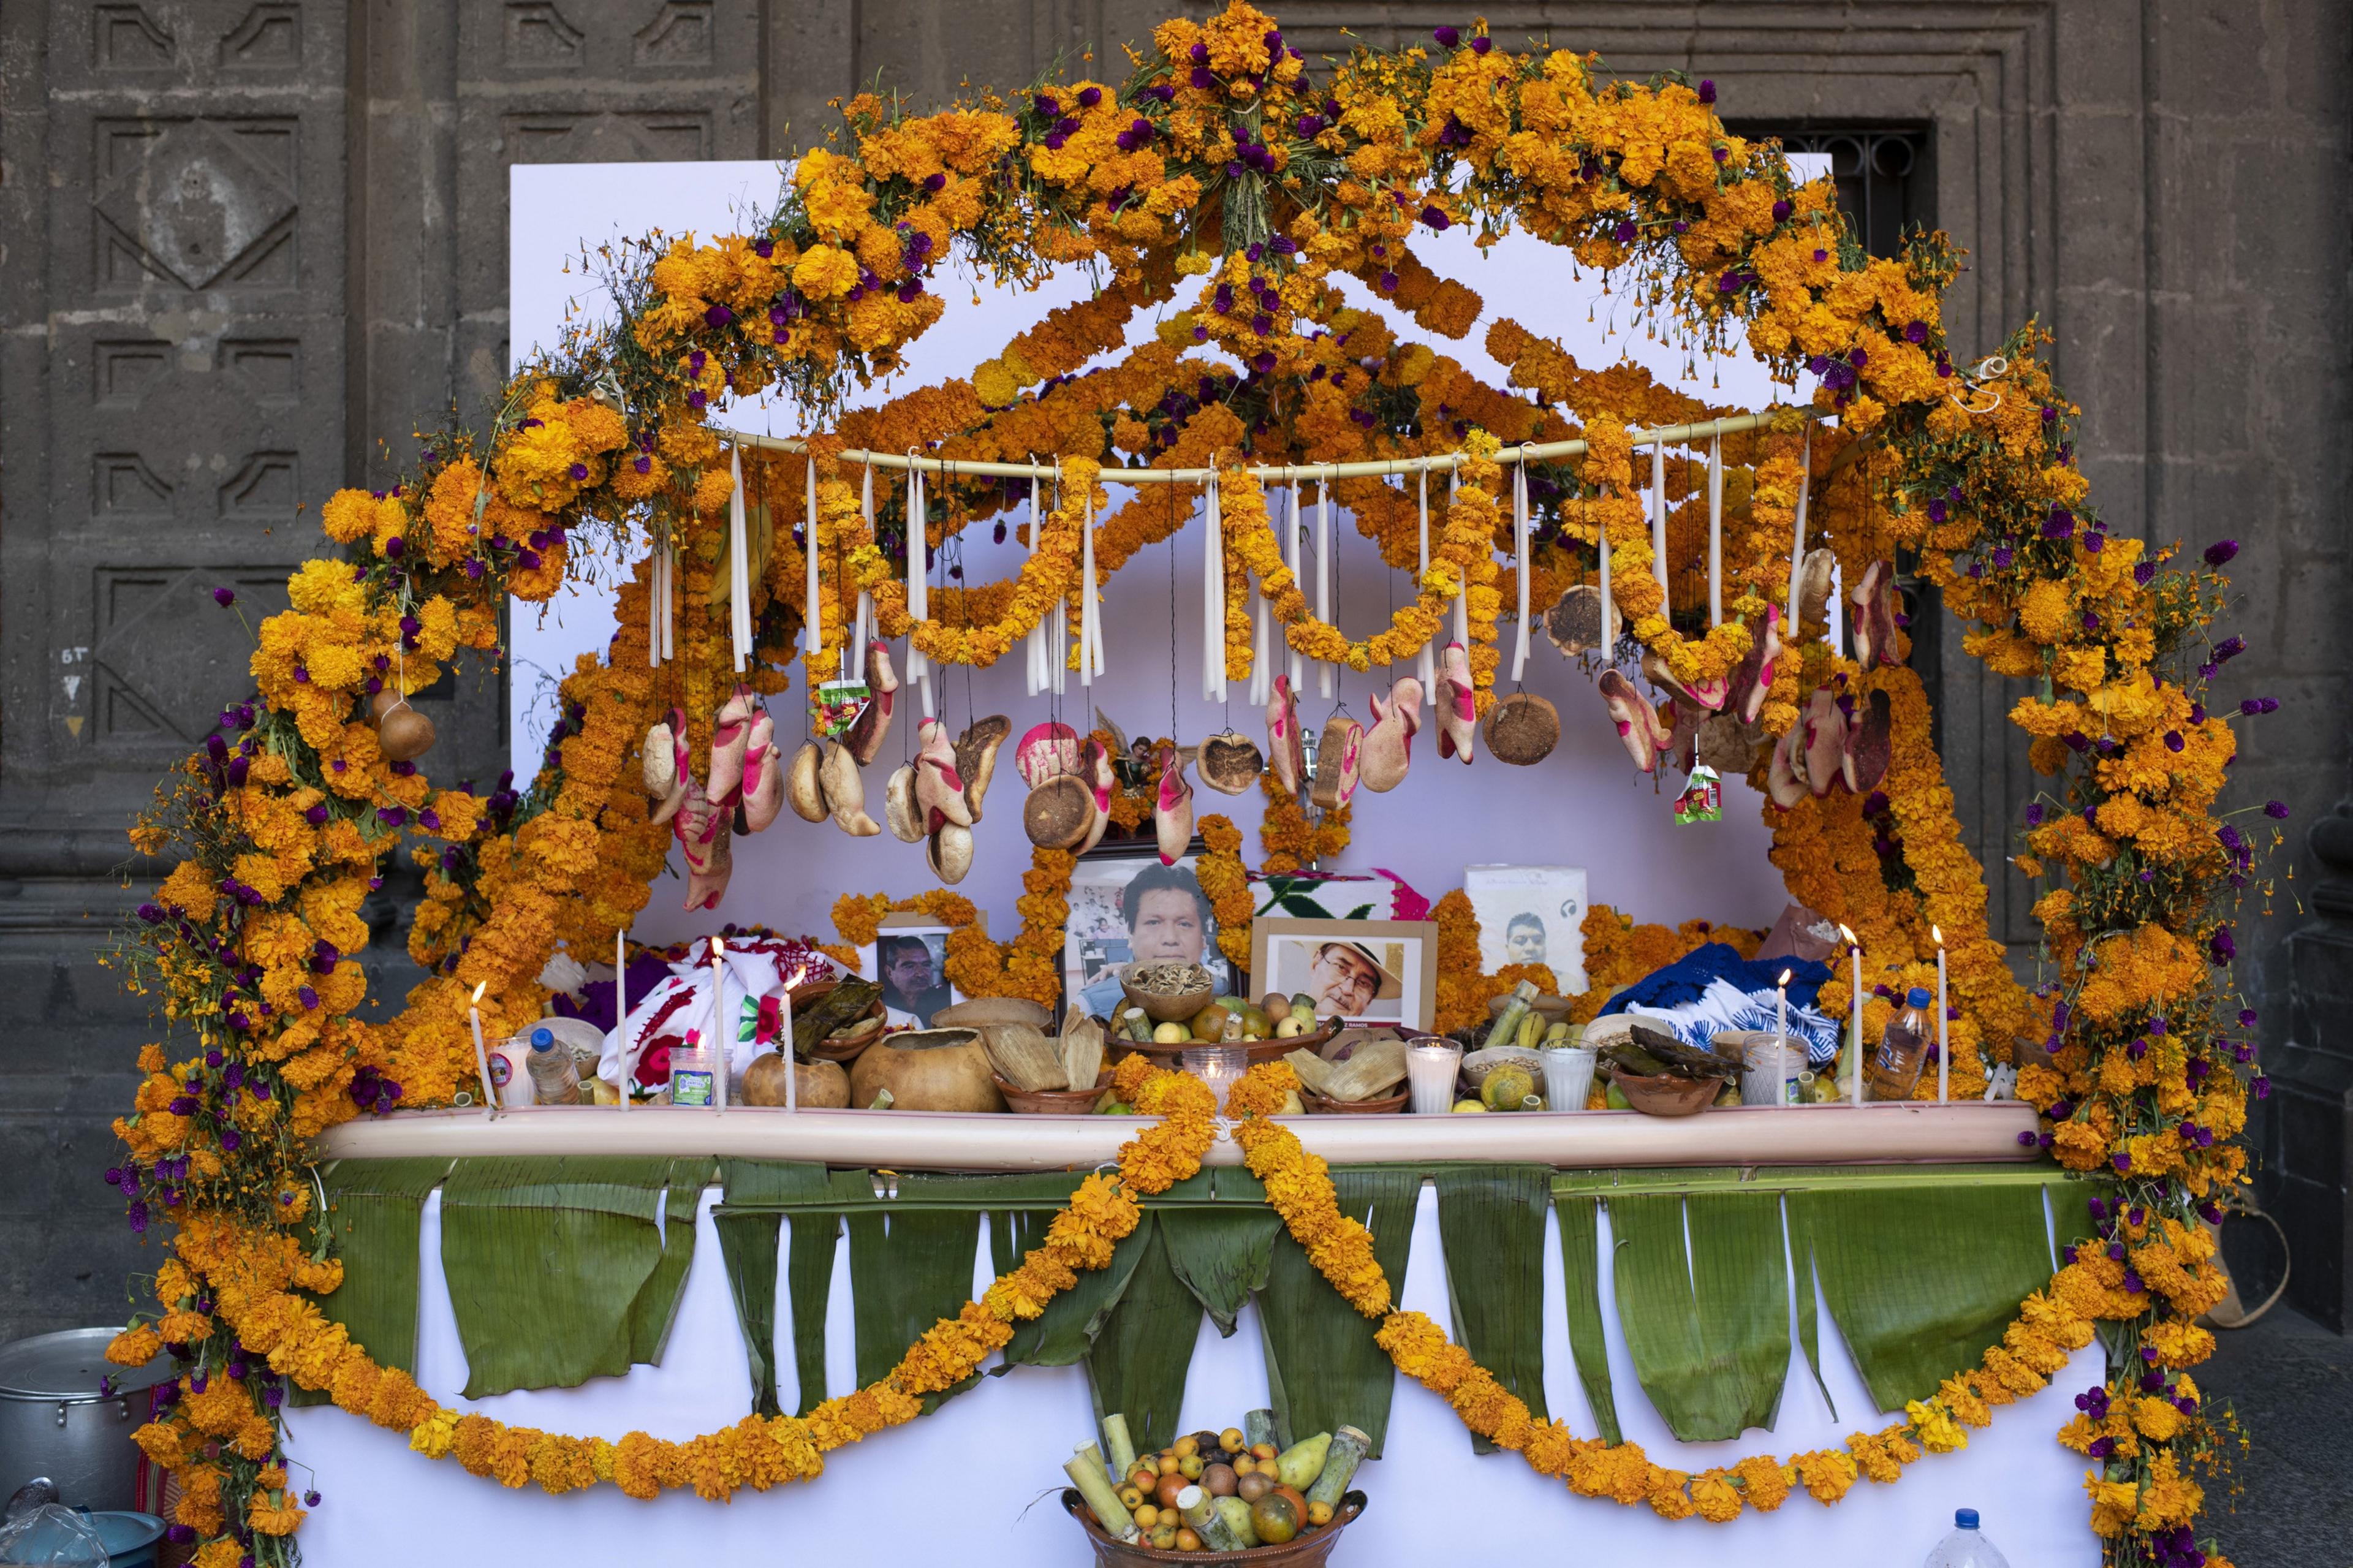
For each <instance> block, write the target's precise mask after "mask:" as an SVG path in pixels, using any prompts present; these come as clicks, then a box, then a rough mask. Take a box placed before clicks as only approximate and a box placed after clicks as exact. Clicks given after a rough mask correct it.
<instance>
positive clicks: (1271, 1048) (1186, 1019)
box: [1110, 992, 1339, 1067]
mask: <svg viewBox="0 0 2353 1568" xmlns="http://www.w3.org/2000/svg"><path fill="white" fill-rule="evenodd" d="M1130 994H1131V997H1132V998H1133V1005H1130V1004H1122V1005H1121V1007H1120V1009H1119V1016H1117V1017H1115V1018H1113V1020H1112V1021H1111V1025H1110V1030H1111V1035H1112V1037H1113V1043H1114V1044H1115V1045H1117V1046H1120V1047H1124V1048H1125V1049H1127V1050H1132V1051H1142V1052H1144V1053H1145V1054H1146V1055H1149V1056H1156V1057H1161V1058H1171V1059H1173V1058H1175V1057H1176V1055H1177V1054H1178V1053H1179V1052H1181V1051H1185V1050H1187V1049H1190V1048H1191V1047H1195V1046H1214V1045H1219V1044H1225V1043H1229V1042H1227V1041H1226V1026H1227V1024H1228V1023H1229V1022H1232V1021H1239V1023H1240V1037H1241V1043H1242V1044H1243V1045H1246V1046H1248V1047H1250V1065H1251V1066H1253V1067H1255V1066H1257V1065H1258V1064H1259V1063H1260V1062H1269V1061H1274V1060H1277V1059H1278V1058H1282V1057H1284V1056H1287V1055H1289V1054H1290V1053H1291V1052H1293V1051H1295V1050H1299V1049H1301V1048H1303V1047H1304V1048H1305V1049H1308V1050H1314V1049H1315V1048H1316V1047H1319V1046H1321V1045H1323V1044H1324V1042H1325V1041H1326V1040H1329V1039H1330V1038H1331V1037H1333V1035H1334V1033H1335V1031H1336V1030H1337V1029H1338V1028H1339V1020H1338V1019H1336V1018H1334V1019H1327V1020H1319V1019H1317V1017H1316V1016H1315V1005H1314V1002H1313V1001H1312V1000H1311V999H1309V998H1308V997H1305V996H1280V995H1270V996H1268V997H1267V998H1266V999H1265V1000H1264V1001H1263V1002H1252V1001H1250V999H1248V998H1247V997H1242V996H1219V995H1212V994H1206V993H1204V994H1197V995H1195V996H1190V997H1187V1005H1190V1006H1191V1007H1192V1010H1191V1011H1190V1012H1180V1013H1179V1014H1178V1016H1175V1017H1169V1018H1163V1017H1158V1016H1155V1014H1154V1012H1153V1010H1152V1009H1151V1008H1150V1007H1149V1006H1147V1005H1145V998H1142V997H1135V996H1134V993H1133V992H1131V993H1130ZM1162 1010H1163V1011H1168V1010H1169V1009H1166V1008H1164V1009H1162Z"/></svg>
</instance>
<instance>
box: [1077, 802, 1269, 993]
mask: <svg viewBox="0 0 2353 1568" xmlns="http://www.w3.org/2000/svg"><path fill="white" fill-rule="evenodd" d="M1207 853H1208V846H1207V845H1205V844H1203V843H1202V842H1201V841H1200V840H1199V839H1198V838H1196V839H1194V840H1193V843H1192V847H1191V848H1190V849H1189V850H1188V852H1187V854H1186V856H1185V858H1183V859H1181V860H1179V861H1177V862H1176V864H1175V865H1174V866H1163V865H1162V864H1161V863H1160V854H1159V851H1158V850H1157V849H1155V847H1153V845H1152V844H1151V843H1150V842H1149V841H1148V840H1147V841H1144V842H1140V843H1127V844H1116V845H1113V844H1105V845H1103V846H1101V847H1098V848H1097V849H1096V850H1095V851H1094V853H1092V854H1091V855H1087V856H1084V857H1082V858H1081V859H1080V861H1079V863H1078V865H1077V867H1076V868H1074V869H1073V870H1072V872H1071V915H1070V919H1069V921H1067V922H1066V923H1065V924H1064V925H1063V927H1062V995H1063V998H1064V1000H1065V1001H1066V1002H1068V1003H1069V1004H1070V1005H1072V1006H1077V1007H1082V1008H1083V1009H1085V1010H1086V1011H1087V1012H1088V1013H1091V1014H1092V1015H1094V1016H1097V1017H1101V1018H1108V1017H1111V1016H1114V1015H1115V1014H1116V1013H1117V1011H1118V1009H1119V1006H1120V1005H1121V1003H1122V1002H1123V1001H1124V996H1123V995H1122V994H1121V991H1120V988H1119V973H1118V972H1119V970H1120V969H1121V967H1122V966H1124V965H1125V964H1128V963H1155V962H1158V963H1198V964H1199V965H1200V966H1201V967H1202V968H1204V969H1206V970H1208V972H1209V973H1210V974H1211V975H1212V976H1214V977H1215V978H1216V980H1217V984H1218V990H1219V994H1224V993H1226V992H1228V991H1229V990H1231V989H1232V988H1233V986H1234V985H1236V984H1239V982H1240V976H1239V975H1237V974H1236V973H1234V969H1233V965H1231V964H1230V963H1227V962H1226V958H1225V955H1224V954H1223V953H1221V952H1219V951H1218V921H1217V916H1216V913H1215V912H1214V911H1213V910H1211V909H1210V907H1209V896H1208V894H1207V893H1204V892H1203V891H1201V882H1200V879H1199V878H1198V877H1196V876H1195V875H1194V874H1193V867H1194V864H1195V862H1196V860H1197V859H1198V858H1199V857H1200V856H1202V855H1204V854H1207Z"/></svg>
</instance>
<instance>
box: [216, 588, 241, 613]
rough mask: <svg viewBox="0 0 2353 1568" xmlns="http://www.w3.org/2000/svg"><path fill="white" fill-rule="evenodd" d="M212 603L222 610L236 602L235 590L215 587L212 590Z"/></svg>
mask: <svg viewBox="0 0 2353 1568" xmlns="http://www.w3.org/2000/svg"><path fill="white" fill-rule="evenodd" d="M213 603H214V604H216V605H219V606H220V607H221V608H222V609H224V610H226V609H227V608H228V607H229V606H230V605H234V604H236V603H237V590H236V589H234V588H215V589H214V590H213Z"/></svg>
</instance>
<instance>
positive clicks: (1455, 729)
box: [1437, 642, 1479, 766]
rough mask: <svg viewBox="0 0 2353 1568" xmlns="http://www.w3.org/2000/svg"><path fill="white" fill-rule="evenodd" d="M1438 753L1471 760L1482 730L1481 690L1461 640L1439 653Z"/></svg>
mask: <svg viewBox="0 0 2353 1568" xmlns="http://www.w3.org/2000/svg"><path fill="white" fill-rule="evenodd" d="M1437 696H1438V754H1439V755H1440V756H1441V757H1461V759H1462V761H1463V763H1464V764H1465V765H1466V766H1467V765H1468V764H1469V763H1470V761H1471V737H1472V736H1473V735H1475V734H1477V733H1478V732H1479V694H1478V690H1477V688H1476V686H1475V685H1474V683H1473V682H1472V679H1471V655H1470V653H1469V651H1468V650H1467V649H1465V648H1464V647H1463V646H1462V645H1461V643H1459V642H1451V643H1448V644H1447V645H1446V648H1445V651H1444V652H1442V653H1440V655H1439V656H1438V692H1437Z"/></svg>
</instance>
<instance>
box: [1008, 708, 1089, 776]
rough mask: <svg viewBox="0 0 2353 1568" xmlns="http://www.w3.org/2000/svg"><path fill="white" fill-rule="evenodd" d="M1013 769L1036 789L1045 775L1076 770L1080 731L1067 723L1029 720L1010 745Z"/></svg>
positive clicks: (1074, 771) (1055, 774) (1077, 767)
mask: <svg viewBox="0 0 2353 1568" xmlns="http://www.w3.org/2000/svg"><path fill="white" fill-rule="evenodd" d="M1013 771H1014V772H1016V773H1019V774H1020V775H1021V782H1022V783H1023V784H1028V785H1029V787H1030V788H1031V789H1036V788H1037V787H1038V786H1039V784H1044V783H1045V782H1046V781H1047V780H1048V779H1051V778H1059V777H1060V776H1061V775H1062V774H1064V773H1077V772H1078V771H1079V732H1078V731H1076V730H1073V729H1071V727H1070V726H1069V725H1068V724H1063V723H1045V724H1032V725H1031V726H1030V727H1029V730H1028V731H1026V732H1025V733H1024V734H1023V735H1022V737H1021V743H1020V744H1019V745H1018V746H1016V747H1014V748H1013Z"/></svg>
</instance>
